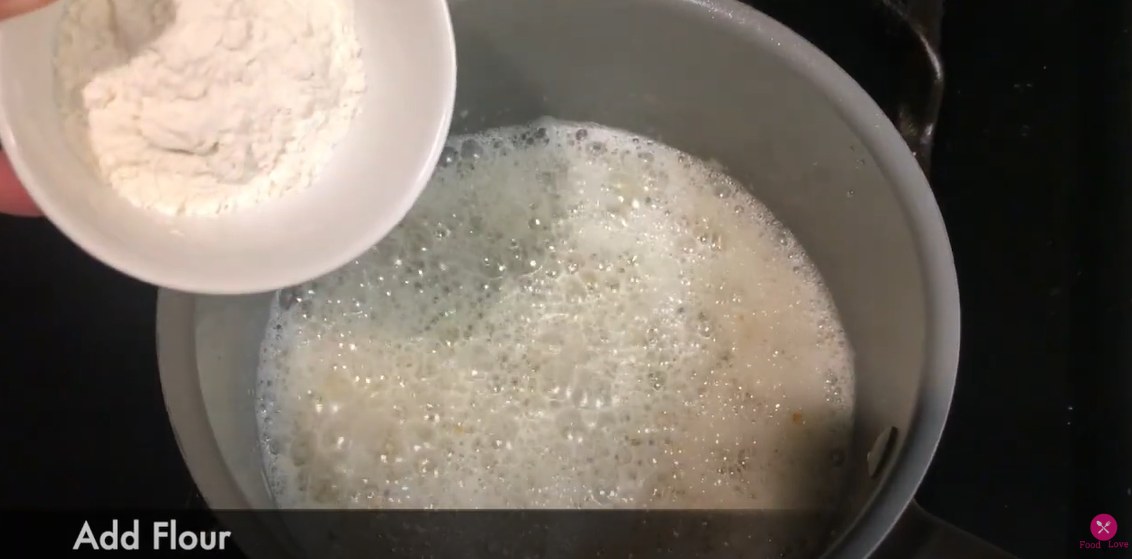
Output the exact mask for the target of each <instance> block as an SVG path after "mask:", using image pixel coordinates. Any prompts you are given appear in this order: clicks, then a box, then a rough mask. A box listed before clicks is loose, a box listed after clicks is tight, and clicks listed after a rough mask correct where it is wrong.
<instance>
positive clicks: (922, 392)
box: [157, 0, 1008, 559]
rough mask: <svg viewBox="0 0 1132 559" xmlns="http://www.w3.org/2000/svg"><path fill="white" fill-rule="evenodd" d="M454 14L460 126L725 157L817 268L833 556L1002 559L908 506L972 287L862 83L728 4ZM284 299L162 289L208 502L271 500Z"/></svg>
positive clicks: (251, 541) (569, 6) (175, 394)
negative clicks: (559, 129)
mask: <svg viewBox="0 0 1132 559" xmlns="http://www.w3.org/2000/svg"><path fill="white" fill-rule="evenodd" d="M451 9H452V18H453V23H454V26H455V31H456V36H457V48H458V54H459V78H458V79H459V81H458V95H457V97H458V98H457V106H456V115H457V116H456V118H455V121H454V123H453V130H452V132H453V133H465V132H474V131H478V130H483V129H486V128H491V127H496V126H502V125H513V124H521V123H524V122H528V121H531V120H534V119H536V118H538V117H541V116H553V117H557V118H560V119H565V120H571V121H581V122H595V123H599V124H602V125H606V126H610V127H614V128H619V129H624V130H628V131H631V132H635V133H638V134H642V135H645V136H649V137H652V138H656V139H658V140H660V141H662V142H664V143H666V144H668V145H671V146H673V147H676V148H679V149H681V150H684V151H686V152H688V153H690V154H693V155H695V156H698V157H701V158H703V159H711V160H714V161H717V162H719V163H721V164H722V165H723V166H724V167H725V168H726V169H727V170H728V171H729V173H730V174H731V175H732V176H733V177H734V178H736V179H737V180H739V181H740V182H742V183H744V184H746V185H749V188H750V189H751V191H752V192H753V194H754V195H755V196H756V197H757V198H759V199H760V200H762V201H763V202H764V203H765V204H766V205H767V206H768V207H770V209H771V210H772V211H773V212H774V213H775V214H776V215H777V216H778V217H779V218H780V220H781V221H782V222H783V223H785V224H786V225H787V226H788V227H789V228H790V229H791V230H792V231H793V232H794V234H795V235H796V236H797V238H798V239H799V240H800V241H801V243H802V244H803V246H804V247H805V249H806V251H807V252H808V253H809V255H810V256H811V258H812V259H813V261H814V262H815V263H816V265H817V266H818V268H819V270H820V271H821V273H822V275H823V277H824V279H825V281H826V284H827V286H828V287H829V289H830V291H831V293H832V296H833V298H834V301H835V302H836V304H837V308H838V311H839V313H840V315H841V318H842V321H843V323H844V325H845V328H846V330H847V333H848V337H849V340H850V342H851V344H852V346H853V348H854V351H855V355H856V371H857V379H856V402H855V424H854V436H853V439H852V446H851V448H850V449H848V451H847V452H846V456H847V458H846V465H847V466H848V467H849V468H850V475H851V489H850V490H849V491H848V493H847V494H846V495H845V498H844V502H843V503H841V505H840V507H839V515H838V518H839V520H838V521H837V522H836V524H835V525H834V526H833V528H832V531H830V534H831V536H830V537H829V541H828V542H824V543H823V544H822V545H823V550H824V551H823V553H824V555H823V556H824V557H829V558H831V559H832V558H863V557H870V556H871V557H880V556H893V557H920V558H923V559H928V558H943V557H957V558H958V557H962V558H964V559H974V558H977V557H1008V556H1007V555H1006V554H1005V553H1003V552H1002V551H1000V550H997V549H996V548H993V547H992V546H990V545H989V544H987V543H985V542H982V541H980V540H978V539H976V538H974V537H972V536H970V535H967V534H965V533H963V532H960V531H958V530H957V529H955V528H953V527H951V526H949V525H947V524H945V523H943V522H941V521H939V520H938V519H935V518H933V517H931V516H930V515H928V514H927V513H926V512H924V511H923V510H922V509H920V508H919V507H918V506H917V505H916V504H915V502H914V501H913V497H914V494H915V492H916V488H917V486H918V485H919V483H920V481H921V479H922V478H923V476H924V474H925V472H926V471H927V469H928V466H929V464H930V462H931V460H932V455H933V453H934V452H935V449H936V445H937V443H938V442H939V439H940V435H941V433H942V431H943V428H944V423H945V421H946V419H947V413H948V407H949V406H950V403H951V397H952V390H953V387H954V383H955V376H956V369H957V363H958V357H959V292H958V287H957V282H956V275H955V268H954V264H953V261H952V254H951V249H950V245H949V243H948V239H947V232H946V231H945V229H944V224H943V221H942V219H941V216H940V213H939V210H938V208H937V206H936V204H935V200H934V198H933V195H932V192H931V190H930V188H929V186H928V182H927V180H926V179H925V176H924V172H923V171H922V170H921V167H920V163H918V161H917V158H916V157H915V156H914V155H913V152H912V150H911V149H909V147H908V145H907V143H906V142H905V141H904V139H903V138H902V137H901V135H900V133H898V131H897V129H896V127H895V126H894V125H893V124H892V123H891V122H890V121H889V120H888V119H887V118H886V116H885V115H884V113H883V112H882V111H881V110H880V109H879V108H878V106H877V105H876V103H875V102H874V101H873V100H872V99H871V98H870V97H869V96H868V95H867V94H866V93H865V92H864V91H863V90H862V89H861V87H860V86H858V84H857V83H855V82H854V81H853V79H851V78H850V77H849V76H848V75H847V74H846V73H845V72H844V71H843V70H842V69H841V68H839V67H838V66H837V65H836V64H835V63H834V62H833V61H831V60H830V59H829V58H828V57H827V56H826V55H824V54H823V53H822V52H820V51H819V50H818V49H817V48H815V47H814V46H812V45H810V44H809V43H807V42H806V41H805V40H803V39H802V38H800V37H799V36H798V35H796V34H795V33H793V32H792V31H790V30H789V29H787V28H786V27H784V26H783V25H781V24H779V23H778V22H776V21H774V20H772V19H770V18H769V17H767V16H765V15H763V14H761V13H759V12H757V11H756V10H754V9H751V8H749V7H747V6H745V5H743V4H740V3H738V2H736V1H734V0H453V1H452V2H451ZM271 297H273V295H271V294H262V295H255V296H242V297H202V296H194V295H189V294H182V293H174V292H169V291H165V292H162V293H161V295H160V299H159V303H158V311H157V312H158V324H157V329H158V330H157V334H158V335H157V339H158V351H159V361H160V369H161V383H162V387H163V390H164V394H165V401H166V405H167V407H168V410H169V417H170V420H171V422H172V426H173V429H174V431H175V433H176V435H177V440H178V443H179V445H180V447H181V452H182V454H183V456H184V458H185V461H186V463H187V464H188V467H189V470H190V471H191V473H192V476H193V478H194V479H195V481H196V483H197V485H198V487H199V488H200V491H201V493H202V495H203V496H204V498H205V499H206V500H207V502H208V503H209V505H210V506H211V507H212V508H213V509H228V510H245V509H264V508H270V507H272V506H273V504H272V499H271V496H270V493H269V492H268V490H267V488H266V485H265V482H264V477H263V466H262V461H261V459H260V455H259V452H260V451H259V449H260V445H259V444H258V435H257V430H256V419H255V405H256V404H255V399H254V387H255V369H256V364H257V359H258V349H259V346H260V342H261V340H262V338H263V335H264V332H265V324H266V320H267V314H268V307H269V303H270V301H271ZM244 524H245V525H242V526H240V527H238V528H234V537H235V538H236V539H237V540H238V541H239V542H240V544H241V546H242V547H244V548H245V549H246V550H252V549H255V550H258V551H257V553H263V554H264V556H268V555H273V554H275V553H281V551H280V550H279V549H276V548H274V547H273V546H276V545H279V546H283V545H284V544H283V542H282V541H281V538H280V537H279V535H280V532H278V529H279V527H278V526H276V525H274V524H272V523H271V522H266V521H265V522H262V523H258V524H257V523H255V522H252V521H250V520H249V521H248V522H244ZM269 524H271V525H270V526H269ZM264 550H269V551H264Z"/></svg>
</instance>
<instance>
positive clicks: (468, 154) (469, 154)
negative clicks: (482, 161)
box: [460, 140, 484, 159]
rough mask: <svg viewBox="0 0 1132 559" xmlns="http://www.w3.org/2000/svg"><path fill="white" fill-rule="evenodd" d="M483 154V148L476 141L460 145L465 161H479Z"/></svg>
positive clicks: (465, 141)
mask: <svg viewBox="0 0 1132 559" xmlns="http://www.w3.org/2000/svg"><path fill="white" fill-rule="evenodd" d="M483 153H484V152H483V146H481V145H480V143H479V142H477V141H475V140H464V142H463V143H462V144H460V157H463V158H464V159H479V158H480V157H482V156H483Z"/></svg>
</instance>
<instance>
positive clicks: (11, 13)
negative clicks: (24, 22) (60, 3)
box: [0, 0, 53, 20]
mask: <svg viewBox="0 0 1132 559" xmlns="http://www.w3.org/2000/svg"><path fill="white" fill-rule="evenodd" d="M52 1H53V0H0V20H3V19H8V18H10V17H16V16H18V15H20V14H23V13H27V12H30V11H32V10H35V9H39V8H42V7H44V6H46V5H48V4H50V3H51V2H52Z"/></svg>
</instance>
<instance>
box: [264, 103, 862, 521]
mask: <svg viewBox="0 0 1132 559" xmlns="http://www.w3.org/2000/svg"><path fill="white" fill-rule="evenodd" d="M852 379H853V370H852V355H851V352H850V349H849V347H848V344H847V342H846V340H845V336H844V333H843V332H842V330H841V327H840V325H839V322H838V319H837V316H836V310H835V309H834V306H833V303H832V301H831V300H830V298H829V295H828V293H827V292H826V291H825V289H824V287H823V286H822V284H821V280H820V277H819V275H818V273H817V271H816V270H815V268H814V267H813V265H812V264H811V262H809V260H808V259H807V257H806V256H805V254H804V252H803V250H802V248H801V247H800V246H799V245H798V244H797V243H796V241H795V240H794V239H793V237H792V236H791V235H790V234H789V232H788V231H786V230H785V229H784V228H783V227H782V226H781V225H780V224H779V223H778V222H776V220H775V219H774V217H773V216H772V215H771V214H770V212H769V211H768V210H767V209H766V208H765V207H763V206H762V205H761V204H759V203H758V202H757V201H756V200H754V199H753V198H752V197H751V196H750V195H749V194H747V193H746V192H745V191H744V190H742V189H741V187H740V186H739V185H737V184H736V183H735V182H734V181H733V180H732V179H730V178H729V177H727V176H726V175H724V174H723V173H722V172H720V171H719V170H718V169H716V168H713V167H712V166H709V165H705V164H704V163H701V162H699V161H696V160H695V159H693V158H691V157H689V156H688V155H686V154H683V153H681V152H679V151H676V150H674V149H671V148H668V147H666V146H663V145H660V144H658V143H655V142H652V141H650V140H647V139H644V138H640V137H636V136H632V135H630V134H627V133H624V132H620V131H614V130H609V129H604V128H600V127H597V126H593V125H577V124H572V123H564V122H560V121H552V120H543V121H539V122H537V123H534V124H532V125H530V126H525V127H521V128H508V129H500V130H495V131H491V132H487V133H484V134H481V135H476V136H470V137H462V138H453V139H452V140H451V141H450V143H449V147H448V148H447V149H446V150H445V151H444V155H443V156H442V161H441V166H440V168H438V170H437V172H436V174H435V176H434V178H433V180H432V182H431V183H430V185H429V186H428V188H427V189H426V190H425V192H424V195H423V196H422V197H421V198H420V200H419V201H418V202H417V204H416V205H415V206H414V208H413V210H412V211H411V212H410V214H409V215H408V217H407V218H406V219H405V220H404V222H403V223H402V224H401V225H400V226H399V227H398V228H397V229H396V230H395V231H394V232H392V233H391V234H390V235H389V236H388V237H387V238H386V239H385V240H383V241H382V242H381V243H380V244H379V245H378V246H376V247H375V248H373V249H372V250H371V251H370V252H368V253H366V254H365V255H364V256H362V257H361V258H359V259H358V260H357V261H355V262H353V263H352V264H350V265H348V266H346V267H345V268H343V269H342V270H340V271H338V272H335V273H333V274H331V275H329V276H326V277H324V278H322V279H319V280H317V281H314V282H312V283H310V284H307V285H303V286H300V287H298V288H294V289H291V290H287V291H284V292H281V293H280V295H279V297H278V299H277V301H276V303H275V304H274V306H273V309H272V318H271V320H270V322H269V325H268V336H267V339H266V341H265V342H264V345H263V348H262V360H261V365H260V369H259V395H258V397H259V401H260V417H259V422H260V423H259V424H260V429H261V435H262V440H263V444H264V450H265V452H264V454H265V456H266V462H267V463H266V471H267V472H268V478H269V480H270V482H271V484H272V489H273V491H274V494H275V497H276V500H277V502H278V504H279V505H280V506H283V507H321V506H327V507H336V508H354V507H362V508H603V507H612V508H721V509H723V508H763V509H789V508H802V507H819V506H822V505H825V504H829V503H831V501H832V500H833V499H835V498H836V496H837V494H838V491H839V488H840V484H841V481H842V475H841V470H843V468H842V467H841V457H843V456H844V454H843V452H844V449H845V447H846V445H847V443H848V437H849V434H850V431H851V421H852V419H851V416H852V400H853V395H852V388H853V385H852V382H853V381H852Z"/></svg>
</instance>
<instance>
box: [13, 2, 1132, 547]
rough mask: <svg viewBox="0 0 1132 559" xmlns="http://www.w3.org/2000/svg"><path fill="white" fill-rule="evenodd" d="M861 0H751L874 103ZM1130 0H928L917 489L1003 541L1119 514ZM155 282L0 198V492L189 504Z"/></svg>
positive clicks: (933, 506) (1047, 535) (1123, 499)
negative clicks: (942, 4)
mask: <svg viewBox="0 0 1132 559" xmlns="http://www.w3.org/2000/svg"><path fill="white" fill-rule="evenodd" d="M872 1H874V0H860V1H857V0H751V2H750V3H751V4H753V5H756V6H757V7H759V8H761V9H763V10H764V11H766V12H768V13H769V14H771V15H773V16H775V17H778V18H779V19H781V20H782V21H784V22H785V23H787V24H788V25H791V26H792V27H794V28H795V29H796V30H798V31H799V32H800V33H802V34H803V35H804V36H806V37H807V38H809V39H810V40H811V41H813V42H814V43H815V44H817V45H818V46H819V47H822V48H823V49H824V50H826V51H827V52H828V53H829V54H830V55H831V56H832V57H833V58H834V59H835V60H837V61H838V62H839V63H841V64H842V65H843V66H844V67H845V68H846V69H847V70H849V71H850V73H851V74H853V75H854V77H856V78H857V79H858V81H860V82H861V83H862V85H864V86H865V88H866V89H868V90H869V91H870V93H872V94H873V95H874V96H875V97H876V98H877V99H878V101H879V102H881V104H882V105H884V106H890V104H891V103H892V101H893V98H892V95H893V91H894V86H893V84H894V83H896V77H897V76H896V74H897V72H898V69H899V65H898V58H897V57H896V56H895V50H894V49H893V48H892V44H891V43H890V42H889V40H890V39H889V38H888V36H887V35H886V34H885V32H884V30H883V29H881V28H878V23H877V20H876V19H874V16H873V15H870V14H872V11H871V7H870V6H869V5H868V4H869V3H870V2H872ZM1129 5H1130V3H1129V2H1126V1H1123V0H1095V1H1089V2H1082V1H1078V2H1072V1H1070V0H1028V1H1027V0H994V1H985V0H946V15H945V18H944V25H943V58H944V63H945V66H946V69H947V79H948V82H947V91H946V97H945V100H944V108H943V112H942V114H941V117H940V125H939V129H938V136H937V141H936V151H935V155H934V167H933V172H932V176H931V179H932V183H933V188H934V189H935V192H936V196H937V199H938V201H939V204H940V206H941V208H942V211H943V214H944V218H945V219H946V221H947V225H948V230H949V234H950V236H951V240H952V244H953V246H954V251H955V257H956V264H957V267H958V270H959V283H960V291H961V295H962V302H963V350H962V357H961V365H960V374H959V381H958V385H957V387H956V392H955V400H954V403H953V406H952V412H951V418H950V421H949V423H948V427H947V431H946V433H945V434H944V440H943V443H942V445H941V447H940V450H939V453H938V454H937V458H936V460H935V463H934V464H933V467H932V469H931V471H930V472H929V474H928V476H927V479H926V480H925V482H924V484H923V486H922V488H921V490H920V493H919V500H920V502H921V503H922V504H923V505H924V507H925V508H926V509H928V510H929V511H931V512H933V513H935V514H937V515H939V516H941V517H943V518H944V519H946V520H948V521H950V522H953V523H955V524H957V525H959V526H961V527H963V528H965V529H967V530H969V531H972V532H974V533H976V534H978V535H979V536H981V537H983V538H985V539H987V540H989V541H991V542H993V543H995V544H998V545H999V546H1001V547H1003V548H1005V549H1006V550H1008V551H1010V552H1012V553H1014V554H1016V555H1018V556H1019V557H1020V558H1022V559H1039V558H1040V559H1045V558H1050V557H1076V556H1079V555H1080V556H1086V555H1088V554H1087V553H1084V552H1078V550H1077V542H1078V541H1079V540H1082V539H1087V538H1089V532H1088V526H1087V525H1088V523H1089V522H1090V521H1091V519H1092V518H1093V517H1094V516H1095V515H1097V514H1100V513H1107V514H1111V515H1113V516H1114V517H1115V518H1116V519H1117V522H1118V523H1124V526H1125V528H1124V530H1122V531H1121V532H1120V533H1121V534H1127V533H1132V514H1129V513H1132V461H1130V459H1129V448H1130V446H1132V408H1130V407H1129V406H1128V402H1129V400H1130V399H1132V382H1130V376H1132V374H1130V371H1132V87H1130V80H1132V37H1130V35H1129V25H1130V24H1132V8H1130V6H1129ZM154 302H155V291H154V289H153V288H151V287H148V286H145V285H143V284H140V283H138V282H135V281H133V280H130V279H128V278H125V277H123V276H121V275H119V274H117V273H115V272H113V271H111V270H109V269H107V268H106V267H104V266H102V265H100V264H98V263H96V262H94V261H92V260H91V259H90V258H89V257H87V256H86V255H85V254H84V253H82V252H81V251H79V250H78V249H77V248H76V247H75V246H74V245H72V244H71V243H70V242H69V241H67V240H66V239H65V238H64V237H63V236H62V235H61V234H59V233H58V231H56V230H55V228H54V227H52V226H51V225H50V224H49V223H47V222H46V221H44V220H26V219H14V218H4V217H0V414H2V416H0V425H2V427H0V459H2V460H3V463H4V466H5V468H4V469H5V471H4V473H3V475H0V506H2V507H3V508H40V509H43V508H76V507H111V506H112V507H132V508H138V507H155V508H183V507H189V508H198V507H202V506H203V502H202V501H201V499H200V497H199V496H198V495H197V494H196V492H195V488H194V486H193V484H192V481H191V479H190V478H189V476H188V473H187V471H186V469H185V467H184V466H183V464H182V462H181V459H180V455H179V452H178V449H177V446H176V443H175V441H174V439H173V435H172V431H171V429H170V427H169V424H168V420H167V418H166V416H165V413H164V407H163V404H162V398H161V389H160V386H159V383H158V378H157V371H156V368H155V352H154V339H153V332H154V322H153V319H154ZM1117 539H1118V540H1126V539H1127V538H1122V537H1119V536H1118V537H1117ZM1093 553H1094V554H1100V555H1103V556H1105V557H1117V556H1120V555H1119V553H1120V552H1117V551H1108V550H1105V551H1099V552H1093Z"/></svg>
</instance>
